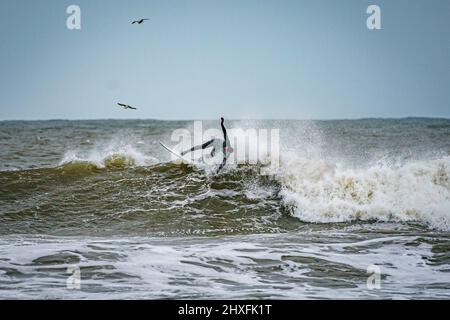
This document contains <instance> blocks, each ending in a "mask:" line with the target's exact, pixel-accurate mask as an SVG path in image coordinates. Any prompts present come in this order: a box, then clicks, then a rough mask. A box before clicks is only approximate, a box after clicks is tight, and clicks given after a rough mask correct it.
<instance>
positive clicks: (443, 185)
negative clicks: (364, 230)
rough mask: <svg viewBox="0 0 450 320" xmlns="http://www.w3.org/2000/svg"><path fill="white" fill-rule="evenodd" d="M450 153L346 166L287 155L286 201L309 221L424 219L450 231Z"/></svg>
mask: <svg viewBox="0 0 450 320" xmlns="http://www.w3.org/2000/svg"><path fill="white" fill-rule="evenodd" d="M449 177H450V157H444V158H441V159H436V160H428V161H412V162H409V163H406V164H403V165H396V166H395V165H391V164H387V163H381V164H376V165H373V166H370V167H368V168H360V169H354V168H345V167H344V166H341V165H338V164H330V163H326V162H324V161H320V160H311V159H306V158H302V157H298V156H297V155H295V154H292V153H291V154H286V155H285V156H284V157H283V158H282V164H281V169H280V171H279V172H278V174H277V180H278V181H279V182H280V184H281V191H280V195H281V197H282V199H283V202H284V203H285V204H286V205H288V206H289V207H290V208H291V209H292V214H293V215H294V216H295V217H298V218H299V219H301V220H303V221H306V222H317V223H327V222H348V221H357V220H361V221H368V220H376V221H400V222H402V221H403V222H407V221H418V222H421V223H425V224H427V225H429V226H431V227H432V228H436V229H440V230H450V179H449Z"/></svg>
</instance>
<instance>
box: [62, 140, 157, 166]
mask: <svg viewBox="0 0 450 320" xmlns="http://www.w3.org/2000/svg"><path fill="white" fill-rule="evenodd" d="M157 162H158V159H156V158H154V157H152V156H149V155H145V154H144V153H143V152H141V151H139V150H138V149H137V148H136V147H135V146H134V145H133V143H132V142H130V141H129V140H127V141H125V140H124V139H123V138H113V139H112V140H110V141H108V142H106V143H97V144H96V145H95V146H94V147H93V148H92V149H89V150H80V149H76V150H69V151H67V152H66V153H65V155H64V157H63V159H62V160H61V162H60V163H59V165H60V166H63V167H66V168H67V167H72V166H73V167H78V166H89V167H94V168H101V169H103V168H106V169H108V168H125V167H134V166H148V165H152V164H155V163H157Z"/></svg>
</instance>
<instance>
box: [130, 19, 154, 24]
mask: <svg viewBox="0 0 450 320" xmlns="http://www.w3.org/2000/svg"><path fill="white" fill-rule="evenodd" d="M146 20H150V19H141V20H135V21H133V22H132V23H131V24H135V23H138V24H142V23H143V22H144V21H146Z"/></svg>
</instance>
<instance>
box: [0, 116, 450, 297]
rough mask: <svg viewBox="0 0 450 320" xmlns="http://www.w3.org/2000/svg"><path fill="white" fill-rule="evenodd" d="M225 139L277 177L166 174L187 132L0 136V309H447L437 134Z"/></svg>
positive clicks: (339, 132)
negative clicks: (375, 274)
mask: <svg viewBox="0 0 450 320" xmlns="http://www.w3.org/2000/svg"><path fill="white" fill-rule="evenodd" d="M203 124H204V127H205V128H214V127H216V128H217V127H218V124H219V123H218V122H215V121H209V122H204V123H203ZM228 127H229V130H232V129H236V128H242V129H244V130H246V129H251V128H253V129H258V128H259V129H261V128H268V129H270V128H278V129H280V145H279V146H278V147H279V150H280V154H281V156H280V166H279V168H278V170H275V171H271V172H270V173H271V174H269V175H263V174H261V172H262V171H261V170H262V169H263V168H264V165H263V164H250V163H248V161H246V159H245V158H243V159H239V158H238V159H236V160H237V161H236V162H237V163H231V164H229V165H228V166H227V167H226V169H225V170H224V171H223V172H222V173H220V174H218V175H215V174H212V171H213V170H211V168H210V167H208V166H205V165H202V164H198V165H187V164H183V163H180V162H172V161H170V158H169V155H168V154H167V152H165V151H164V150H163V149H162V148H161V147H160V146H159V143H158V142H159V141H163V142H165V143H167V144H168V145H174V144H175V142H171V141H170V138H171V134H172V132H173V130H175V129H179V128H185V129H188V130H192V128H193V123H192V122H189V121H186V122H181V121H179V122H165V121H152V120H134V121H132V120H129V121H113V120H103V121H39V122H0V146H1V149H0V160H1V162H0V297H2V298H9V299H16V298H55V299H60V298H64V299H72V298H94V299H108V298H150V299H151V298H231V299H234V298H292V299H296V298H311V299H315V298H449V297H450V280H449V279H450V278H449V276H448V275H449V271H450V264H449V263H450V233H449V231H450V179H449V177H450V120H443V119H403V120H381V119H368V120H353V121H229V122H228ZM72 266H75V267H78V268H80V272H81V288H80V289H79V290H77V289H75V290H69V289H68V288H67V286H66V281H67V279H68V277H69V276H70V274H68V273H67V268H68V267H72ZM369 266H372V268H373V266H376V267H378V268H379V270H380V271H381V276H380V277H381V279H380V288H379V289H369V288H368V287H367V279H368V277H369V276H370V274H368V273H367V268H368V267H369Z"/></svg>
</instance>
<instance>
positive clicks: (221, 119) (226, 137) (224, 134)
mask: <svg viewBox="0 0 450 320" xmlns="http://www.w3.org/2000/svg"><path fill="white" fill-rule="evenodd" d="M223 121H224V120H223V118H220V126H221V127H222V132H223V140H225V145H228V144H229V141H228V135H227V129H225V126H224V125H223Z"/></svg>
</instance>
